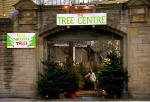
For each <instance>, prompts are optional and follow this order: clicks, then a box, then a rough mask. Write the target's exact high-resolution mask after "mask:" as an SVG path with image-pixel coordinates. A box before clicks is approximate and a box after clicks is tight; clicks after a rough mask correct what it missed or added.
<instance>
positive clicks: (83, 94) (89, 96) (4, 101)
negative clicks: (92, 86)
mask: <svg viewBox="0 0 150 102" xmlns="http://www.w3.org/2000/svg"><path fill="white" fill-rule="evenodd" d="M76 95H77V98H76V99H71V98H65V99H50V100H42V99H27V98H0V102H56V101H59V102H60V101H63V102H64V101H67V102H69V101H71V102H72V101H78V102H80V101H82V102H85V101H89V102H91V101H100V102H106V101H124V102H130V101H150V99H149V100H148V99H141V100H136V99H105V98H104V97H102V96H98V93H97V91H78V92H77V93H76Z"/></svg>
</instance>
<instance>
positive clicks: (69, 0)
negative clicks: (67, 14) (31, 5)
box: [33, 0, 102, 5]
mask: <svg viewBox="0 0 150 102" xmlns="http://www.w3.org/2000/svg"><path fill="white" fill-rule="evenodd" d="M95 1H102V0H33V2H35V3H36V4H38V5H72V4H90V3H92V2H95Z"/></svg>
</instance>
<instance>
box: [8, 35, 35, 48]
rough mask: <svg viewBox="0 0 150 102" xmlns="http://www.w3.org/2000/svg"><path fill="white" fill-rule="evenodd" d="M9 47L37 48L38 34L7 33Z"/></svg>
mask: <svg viewBox="0 0 150 102" xmlns="http://www.w3.org/2000/svg"><path fill="white" fill-rule="evenodd" d="M7 48H36V34H35V33H7Z"/></svg>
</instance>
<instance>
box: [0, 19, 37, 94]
mask: <svg viewBox="0 0 150 102" xmlns="http://www.w3.org/2000/svg"><path fill="white" fill-rule="evenodd" d="M13 25H14V24H13V23H12V22H11V20H10V19H0V97H34V96H35V95H36V92H35V91H36V75H37V71H36V64H35V57H36V56H35V50H34V49H7V48H6V34H7V33H10V32H13Z"/></svg>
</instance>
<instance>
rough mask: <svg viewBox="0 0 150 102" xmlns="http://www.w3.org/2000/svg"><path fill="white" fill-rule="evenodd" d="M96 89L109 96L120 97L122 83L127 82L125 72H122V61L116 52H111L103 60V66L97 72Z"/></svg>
mask: <svg viewBox="0 0 150 102" xmlns="http://www.w3.org/2000/svg"><path fill="white" fill-rule="evenodd" d="M97 76H98V80H99V83H98V87H99V88H102V89H104V90H106V92H107V93H108V95H109V96H113V95H118V97H120V95H121V92H122V90H123V83H124V81H127V79H128V76H127V71H124V68H123V63H122V59H121V57H120V54H119V52H118V51H115V50H111V51H109V52H108V53H107V58H106V59H104V62H103V66H102V67H100V68H99V71H98V75H97Z"/></svg>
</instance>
